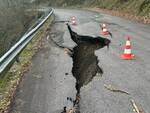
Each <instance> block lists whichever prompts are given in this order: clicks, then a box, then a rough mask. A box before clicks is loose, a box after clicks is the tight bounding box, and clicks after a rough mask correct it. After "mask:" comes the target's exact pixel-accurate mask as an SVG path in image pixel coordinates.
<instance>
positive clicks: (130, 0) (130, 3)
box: [41, 0, 150, 18]
mask: <svg viewBox="0 0 150 113" xmlns="http://www.w3.org/2000/svg"><path fill="white" fill-rule="evenodd" d="M41 2H43V3H47V4H49V5H51V6H75V7H76V6H80V7H98V8H102V9H109V10H118V11H123V12H126V13H130V14H134V15H139V16H146V17H148V18H150V0H42V1H41Z"/></svg>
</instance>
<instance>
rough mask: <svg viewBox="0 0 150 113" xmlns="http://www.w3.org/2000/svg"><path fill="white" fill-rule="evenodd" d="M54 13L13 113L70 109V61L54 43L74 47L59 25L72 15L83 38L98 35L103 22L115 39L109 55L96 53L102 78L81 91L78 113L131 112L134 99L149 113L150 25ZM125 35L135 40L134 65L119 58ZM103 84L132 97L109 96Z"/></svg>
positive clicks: (91, 14) (72, 85)
mask: <svg viewBox="0 0 150 113" xmlns="http://www.w3.org/2000/svg"><path fill="white" fill-rule="evenodd" d="M54 14H55V20H56V21H57V22H56V23H55V24H54V25H53V26H52V30H51V31H50V34H49V36H47V37H45V38H44V40H43V43H44V47H43V48H42V49H41V50H40V51H39V52H38V53H37V54H36V56H35V57H34V58H33V60H32V67H31V69H30V71H29V72H28V73H26V74H25V76H24V79H23V81H22V83H21V85H20V87H19V88H18V91H17V95H16V98H15V101H14V104H13V107H12V113H61V111H62V109H63V107H64V106H71V103H70V102H68V101H67V97H72V98H75V95H76V89H75V83H76V79H75V78H74V77H73V75H72V72H71V71H72V66H73V62H72V58H71V57H70V56H68V55H67V54H66V53H65V52H64V49H63V48H59V47H57V46H56V45H55V43H53V41H52V40H51V39H53V40H54V41H55V42H57V43H58V44H61V45H63V46H65V47H69V48H73V47H75V45H76V44H75V43H74V42H73V41H72V40H71V38H70V35H69V32H68V29H67V27H66V25H65V24H64V23H62V22H58V21H64V20H69V19H70V17H71V16H76V17H77V25H76V26H72V29H73V30H74V31H75V32H77V33H78V34H80V35H90V36H99V35H100V34H99V32H100V28H99V24H100V23H103V22H106V23H107V24H108V29H109V31H110V32H111V33H112V34H113V38H112V39H111V38H109V39H111V41H112V43H111V45H110V48H109V50H108V49H107V48H106V47H105V48H102V49H99V50H96V51H95V55H96V56H98V59H99V66H100V67H101V68H102V69H103V71H104V74H103V75H102V77H100V76H95V77H94V78H93V80H92V81H91V82H90V83H88V84H87V85H85V86H83V87H82V88H81V92H80V96H81V100H80V112H81V113H133V107H132V105H131V103H130V99H134V100H135V101H136V102H137V103H138V104H140V106H142V108H143V109H144V111H145V113H149V112H150V107H149V106H150V59H149V58H150V49H149V48H150V26H148V25H143V24H139V23H135V22H132V21H129V20H125V19H122V18H119V17H114V16H110V15H106V14H100V13H96V12H90V11H83V10H69V9H54ZM52 34H53V35H52ZM127 36H131V43H132V52H133V54H134V55H135V60H130V61H125V60H121V59H120V55H121V54H122V53H123V46H124V44H125V41H126V37H127ZM104 84H107V85H109V84H110V85H113V86H115V87H118V88H119V89H121V90H124V91H127V92H129V93H130V95H126V94H122V93H118V92H111V91H109V90H107V89H106V88H105V87H104Z"/></svg>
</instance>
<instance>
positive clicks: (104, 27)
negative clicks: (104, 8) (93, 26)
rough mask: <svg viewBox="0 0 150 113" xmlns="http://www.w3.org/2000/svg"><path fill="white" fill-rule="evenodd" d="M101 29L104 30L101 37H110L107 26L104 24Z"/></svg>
mask: <svg viewBox="0 0 150 113" xmlns="http://www.w3.org/2000/svg"><path fill="white" fill-rule="evenodd" d="M101 28H102V31H101V32H100V34H101V35H103V36H106V35H109V32H108V30H107V28H106V24H102V25H101Z"/></svg>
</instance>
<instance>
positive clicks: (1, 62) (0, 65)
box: [0, 9, 54, 74]
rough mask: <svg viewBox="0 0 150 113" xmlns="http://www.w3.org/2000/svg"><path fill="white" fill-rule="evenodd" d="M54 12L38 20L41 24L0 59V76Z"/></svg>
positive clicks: (26, 34)
mask: <svg viewBox="0 0 150 113" xmlns="http://www.w3.org/2000/svg"><path fill="white" fill-rule="evenodd" d="M53 12H54V10H53V9H51V11H50V12H49V13H48V15H46V16H45V18H44V19H40V20H41V22H40V23H39V24H38V25H37V26H35V27H34V28H33V29H31V30H30V31H29V32H28V33H25V35H23V36H22V38H21V39H20V40H19V41H18V42H17V43H16V44H15V45H14V46H12V47H11V48H10V49H9V50H8V51H7V52H6V53H5V54H4V55H3V56H2V57H1V58H0V74H1V73H2V72H3V71H4V70H5V68H6V67H7V66H8V65H9V64H10V62H11V61H12V60H13V59H14V58H15V57H16V56H17V55H18V54H19V53H20V52H21V51H22V50H23V49H24V47H25V46H26V45H27V44H28V43H29V42H30V41H31V40H32V38H33V36H34V35H35V34H36V31H37V30H38V29H39V28H40V27H41V26H42V25H43V24H44V23H45V22H46V20H47V19H48V18H49V17H50V16H51V15H52V14H53Z"/></svg>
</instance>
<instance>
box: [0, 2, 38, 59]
mask: <svg viewBox="0 0 150 113" xmlns="http://www.w3.org/2000/svg"><path fill="white" fill-rule="evenodd" d="M34 6H35V5H33V4H32V3H30V0H0V56H2V54H4V53H5V52H6V51H7V50H8V49H9V48H10V47H12V46H13V45H14V44H15V43H16V42H17V41H18V40H19V39H20V37H21V36H22V35H23V34H24V33H25V31H26V30H27V29H28V28H29V26H30V24H31V23H32V22H33V21H34V19H35V18H36V17H37V12H32V13H31V12H30V13H29V12H27V10H28V9H32V8H34Z"/></svg>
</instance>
